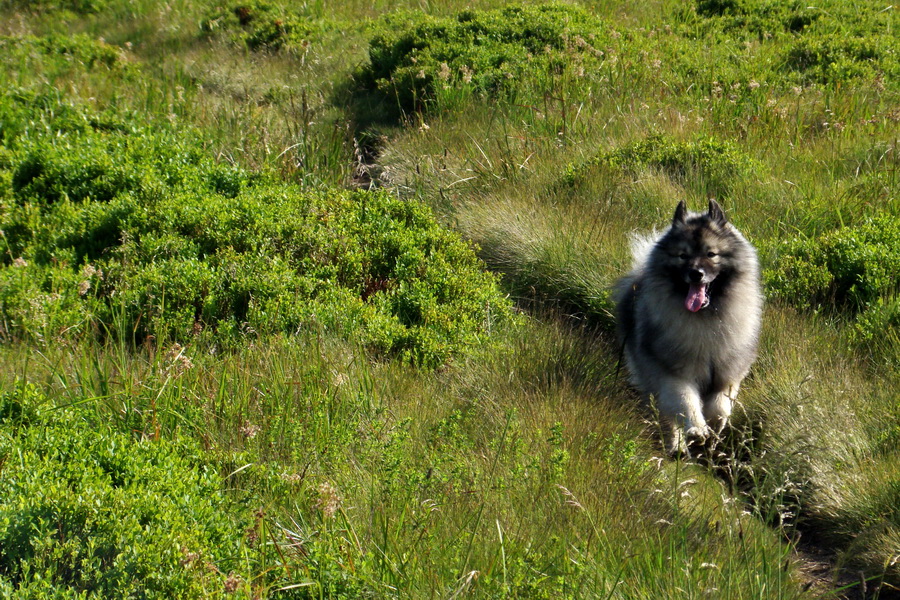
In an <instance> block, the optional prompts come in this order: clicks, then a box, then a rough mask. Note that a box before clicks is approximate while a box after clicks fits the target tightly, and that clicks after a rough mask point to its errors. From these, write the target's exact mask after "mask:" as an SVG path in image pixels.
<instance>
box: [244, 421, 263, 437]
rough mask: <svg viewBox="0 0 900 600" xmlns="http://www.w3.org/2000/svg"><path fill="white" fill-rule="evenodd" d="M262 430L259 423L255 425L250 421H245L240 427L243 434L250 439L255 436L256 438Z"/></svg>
mask: <svg viewBox="0 0 900 600" xmlns="http://www.w3.org/2000/svg"><path fill="white" fill-rule="evenodd" d="M261 430H262V427H260V426H259V425H254V424H253V423H251V422H249V421H244V424H243V425H241V427H240V432H241V434H243V436H244V437H245V438H247V439H248V440H252V439H253V438H255V437H256V434H258V433H259V432H260V431H261Z"/></svg>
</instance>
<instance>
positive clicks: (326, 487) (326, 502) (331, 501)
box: [316, 481, 341, 519]
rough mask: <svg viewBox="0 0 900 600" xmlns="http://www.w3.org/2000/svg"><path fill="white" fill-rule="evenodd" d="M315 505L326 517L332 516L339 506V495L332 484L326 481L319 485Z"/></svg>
mask: <svg viewBox="0 0 900 600" xmlns="http://www.w3.org/2000/svg"><path fill="white" fill-rule="evenodd" d="M316 506H317V507H318V508H319V510H321V511H322V515H323V516H324V517H325V518H326V519H331V518H333V517H334V515H335V513H337V511H338V510H339V509H340V508H341V497H340V496H338V494H337V490H336V489H335V488H334V486H333V485H331V484H330V483H328V482H327V481H326V482H324V483H322V484H321V485H320V486H319V498H318V500H316Z"/></svg>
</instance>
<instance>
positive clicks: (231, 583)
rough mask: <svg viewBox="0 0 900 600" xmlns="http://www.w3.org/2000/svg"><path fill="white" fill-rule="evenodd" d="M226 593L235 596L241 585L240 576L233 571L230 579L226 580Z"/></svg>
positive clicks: (229, 575)
mask: <svg viewBox="0 0 900 600" xmlns="http://www.w3.org/2000/svg"><path fill="white" fill-rule="evenodd" d="M224 585H225V593H226V594H233V593H235V592H236V591H237V590H238V588H239V587H240V585H241V577H240V575H236V574H235V573H234V572H233V571H232V572H231V573H229V574H228V577H226V578H225V584H224Z"/></svg>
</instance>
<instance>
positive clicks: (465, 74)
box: [459, 65, 472, 83]
mask: <svg viewBox="0 0 900 600" xmlns="http://www.w3.org/2000/svg"><path fill="white" fill-rule="evenodd" d="M459 72H460V73H461V74H462V80H463V81H464V82H465V83H471V82H472V69H470V68H469V67H467V66H466V65H463V66H461V67H460V68H459Z"/></svg>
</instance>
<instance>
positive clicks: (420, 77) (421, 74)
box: [416, 69, 425, 79]
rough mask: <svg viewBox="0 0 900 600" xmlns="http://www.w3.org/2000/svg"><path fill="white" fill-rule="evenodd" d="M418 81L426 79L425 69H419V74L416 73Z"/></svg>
mask: <svg viewBox="0 0 900 600" xmlns="http://www.w3.org/2000/svg"><path fill="white" fill-rule="evenodd" d="M416 79H425V69H419V72H418V73H416Z"/></svg>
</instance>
